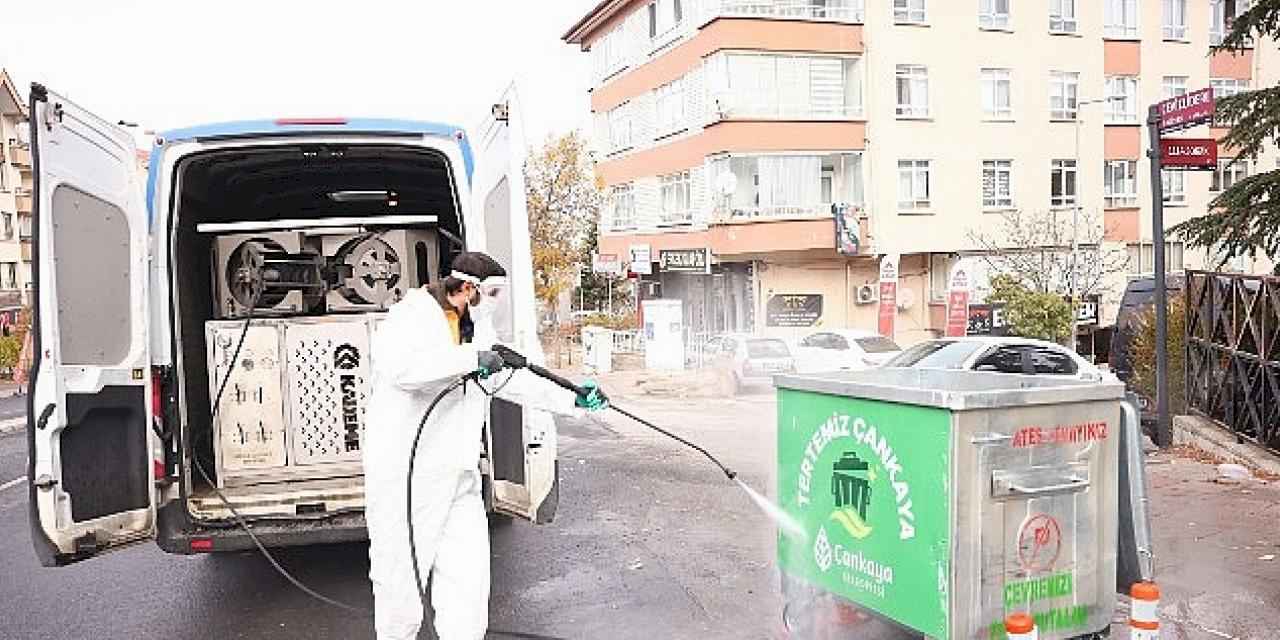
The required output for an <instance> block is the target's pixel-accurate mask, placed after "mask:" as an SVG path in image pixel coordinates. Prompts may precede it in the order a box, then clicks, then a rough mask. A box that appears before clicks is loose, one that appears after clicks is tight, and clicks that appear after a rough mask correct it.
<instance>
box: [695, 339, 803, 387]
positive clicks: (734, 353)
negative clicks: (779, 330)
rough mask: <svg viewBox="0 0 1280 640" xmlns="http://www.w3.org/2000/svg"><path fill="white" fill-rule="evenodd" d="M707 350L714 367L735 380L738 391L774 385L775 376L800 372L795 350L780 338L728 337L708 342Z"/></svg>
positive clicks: (734, 383) (734, 385)
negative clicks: (745, 387) (754, 386)
mask: <svg viewBox="0 0 1280 640" xmlns="http://www.w3.org/2000/svg"><path fill="white" fill-rule="evenodd" d="M707 349H708V351H709V352H708V355H707V357H708V359H709V360H710V361H711V362H713V363H715V364H714V366H715V367H716V368H718V369H722V370H724V371H725V372H726V373H727V374H728V375H729V376H731V377H732V379H733V388H734V390H735V391H741V390H742V387H743V386H745V385H763V384H772V383H773V376H775V375H777V374H782V373H795V371H796V363H795V359H794V358H792V356H791V349H790V348H789V347H788V346H787V343H785V342H783V341H782V340H779V339H777V338H758V337H752V336H744V335H740V334H726V335H721V336H716V337H714V338H712V339H711V340H708V341H707Z"/></svg>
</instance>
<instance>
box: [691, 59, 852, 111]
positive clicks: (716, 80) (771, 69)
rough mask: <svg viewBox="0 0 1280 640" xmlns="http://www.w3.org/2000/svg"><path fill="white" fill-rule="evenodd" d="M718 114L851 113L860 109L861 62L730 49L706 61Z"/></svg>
mask: <svg viewBox="0 0 1280 640" xmlns="http://www.w3.org/2000/svg"><path fill="white" fill-rule="evenodd" d="M708 73H709V75H710V91H711V94H712V96H714V99H715V102H716V109H717V111H718V112H719V113H720V114H721V117H730V116H731V117H749V118H792V119H796V118H852V117H857V116H860V115H861V114H862V61H861V59H859V58H844V57H836V56H789V55H759V54H748V53H742V54H739V53H732V54H727V55H724V56H713V57H712V58H711V60H710V62H709V66H708Z"/></svg>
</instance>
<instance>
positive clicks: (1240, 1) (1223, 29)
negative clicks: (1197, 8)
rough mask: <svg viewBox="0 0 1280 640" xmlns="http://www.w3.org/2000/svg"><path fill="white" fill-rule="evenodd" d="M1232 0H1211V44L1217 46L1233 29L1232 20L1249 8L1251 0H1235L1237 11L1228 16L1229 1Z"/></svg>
mask: <svg viewBox="0 0 1280 640" xmlns="http://www.w3.org/2000/svg"><path fill="white" fill-rule="evenodd" d="M1230 1H1231V0H1209V44H1210V45H1213V46H1217V45H1220V44H1222V39H1223V38H1225V37H1226V35H1227V32H1228V31H1230V30H1231V21H1232V20H1233V19H1235V18H1238V17H1240V14H1242V13H1244V12H1246V11H1248V10H1249V5H1250V2H1249V0H1235V8H1236V10H1235V13H1234V14H1233V15H1231V16H1230V17H1227V3H1228V2H1230Z"/></svg>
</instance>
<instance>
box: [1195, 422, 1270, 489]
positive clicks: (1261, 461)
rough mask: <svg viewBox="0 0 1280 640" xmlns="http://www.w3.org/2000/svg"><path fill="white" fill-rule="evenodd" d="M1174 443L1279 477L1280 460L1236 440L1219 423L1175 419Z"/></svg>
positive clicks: (1250, 444)
mask: <svg viewBox="0 0 1280 640" xmlns="http://www.w3.org/2000/svg"><path fill="white" fill-rule="evenodd" d="M1173 443H1174V444H1190V445H1195V446H1196V447H1199V448H1200V449H1203V450H1205V451H1207V452H1209V453H1212V454H1216V455H1218V456H1220V457H1222V458H1227V459H1228V460H1230V461H1235V462H1239V463H1240V464H1243V465H1244V466H1246V467H1249V468H1250V469H1255V470H1259V471H1265V472H1267V473H1270V474H1273V475H1280V457H1277V456H1276V455H1275V454H1273V453H1271V452H1269V451H1267V450H1266V449H1263V448H1262V447H1259V446H1258V445H1255V444H1253V443H1250V442H1237V441H1236V437H1235V436H1234V435H1232V433H1231V432H1230V431H1227V430H1226V429H1225V428H1223V427H1222V426H1220V425H1218V423H1216V422H1214V421H1213V420H1210V419H1208V418H1203V417H1200V416H1174V418H1173Z"/></svg>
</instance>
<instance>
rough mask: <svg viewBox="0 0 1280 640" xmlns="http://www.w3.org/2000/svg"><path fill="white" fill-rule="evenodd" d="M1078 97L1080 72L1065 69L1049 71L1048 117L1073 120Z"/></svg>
mask: <svg viewBox="0 0 1280 640" xmlns="http://www.w3.org/2000/svg"><path fill="white" fill-rule="evenodd" d="M1079 97H1080V74H1078V73H1073V72H1066V71H1051V72H1049V119H1050V120H1075V119H1076V108H1077V103H1076V101H1077V100H1078V99H1079Z"/></svg>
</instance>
